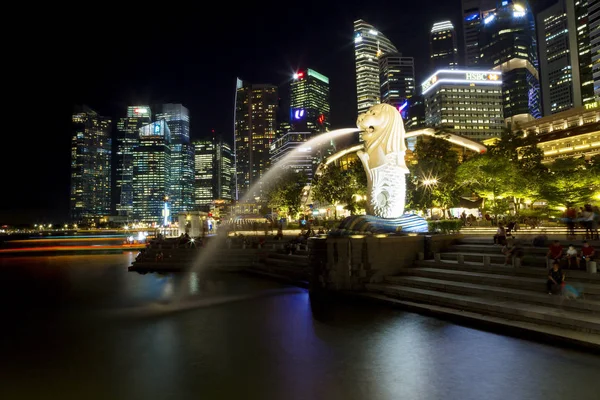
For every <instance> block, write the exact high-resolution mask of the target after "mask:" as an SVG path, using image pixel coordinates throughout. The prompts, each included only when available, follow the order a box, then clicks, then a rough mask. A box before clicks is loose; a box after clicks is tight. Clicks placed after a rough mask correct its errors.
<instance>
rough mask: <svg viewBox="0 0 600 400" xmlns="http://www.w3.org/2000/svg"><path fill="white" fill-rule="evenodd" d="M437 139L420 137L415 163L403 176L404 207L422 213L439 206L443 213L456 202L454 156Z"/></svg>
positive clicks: (449, 147) (458, 193)
mask: <svg viewBox="0 0 600 400" xmlns="http://www.w3.org/2000/svg"><path fill="white" fill-rule="evenodd" d="M439 135H440V137H427V138H422V139H421V140H419V141H418V142H417V146H416V148H415V159H416V163H415V164H413V165H411V166H409V170H410V174H409V176H408V177H407V205H408V206H409V207H410V208H414V209H419V210H426V209H429V208H432V207H440V208H442V209H443V210H444V212H445V210H446V209H448V208H450V207H452V206H453V205H454V204H456V202H457V201H458V198H459V195H460V187H459V186H458V185H457V182H456V170H457V168H458V165H459V161H458V154H457V153H456V152H455V151H453V150H452V145H451V144H450V142H448V141H447V140H444V139H442V138H441V136H443V135H444V133H443V132H440V133H439Z"/></svg>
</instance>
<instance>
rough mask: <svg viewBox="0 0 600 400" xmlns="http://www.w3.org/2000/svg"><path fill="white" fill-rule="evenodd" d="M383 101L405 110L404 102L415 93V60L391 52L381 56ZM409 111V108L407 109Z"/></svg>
mask: <svg viewBox="0 0 600 400" xmlns="http://www.w3.org/2000/svg"><path fill="white" fill-rule="evenodd" d="M379 83H380V88H381V93H380V95H381V102H382V103H386V104H390V105H393V106H394V107H396V108H398V109H400V108H402V109H403V110H404V109H406V105H405V104H404V103H405V102H406V101H407V100H408V99H409V98H411V97H412V96H414V94H415V60H414V58H412V57H402V54H400V53H389V54H384V55H383V56H381V57H379ZM407 111H408V110H407Z"/></svg>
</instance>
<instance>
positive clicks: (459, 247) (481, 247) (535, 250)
mask: <svg viewBox="0 0 600 400" xmlns="http://www.w3.org/2000/svg"><path fill="white" fill-rule="evenodd" d="M521 247H522V249H523V253H524V254H526V255H532V256H542V257H544V256H546V253H548V249H546V248H544V247H533V246H525V245H522V246H521ZM501 250H502V246H500V245H497V244H478V243H477V244H455V245H452V246H450V248H449V251H451V252H457V253H486V254H487V253H490V254H498V253H500V252H501ZM500 254H502V253H500Z"/></svg>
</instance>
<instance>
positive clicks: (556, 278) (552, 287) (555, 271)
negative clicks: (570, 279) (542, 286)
mask: <svg viewBox="0 0 600 400" xmlns="http://www.w3.org/2000/svg"><path fill="white" fill-rule="evenodd" d="M564 282H565V273H564V272H563V271H562V269H560V265H559V264H558V262H557V261H555V262H554V264H552V268H551V269H550V271H548V280H547V281H546V289H547V290H548V294H552V293H553V292H554V293H557V292H559V291H560V289H561V285H562V284H563V283H564Z"/></svg>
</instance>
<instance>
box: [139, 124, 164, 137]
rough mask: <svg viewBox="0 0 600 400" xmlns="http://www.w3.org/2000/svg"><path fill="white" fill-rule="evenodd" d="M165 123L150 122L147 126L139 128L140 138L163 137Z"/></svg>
mask: <svg viewBox="0 0 600 400" xmlns="http://www.w3.org/2000/svg"><path fill="white" fill-rule="evenodd" d="M164 123H165V121H164V120H160V121H156V122H152V123H150V124H148V125H144V126H142V127H141V128H140V136H164V134H165V126H164Z"/></svg>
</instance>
